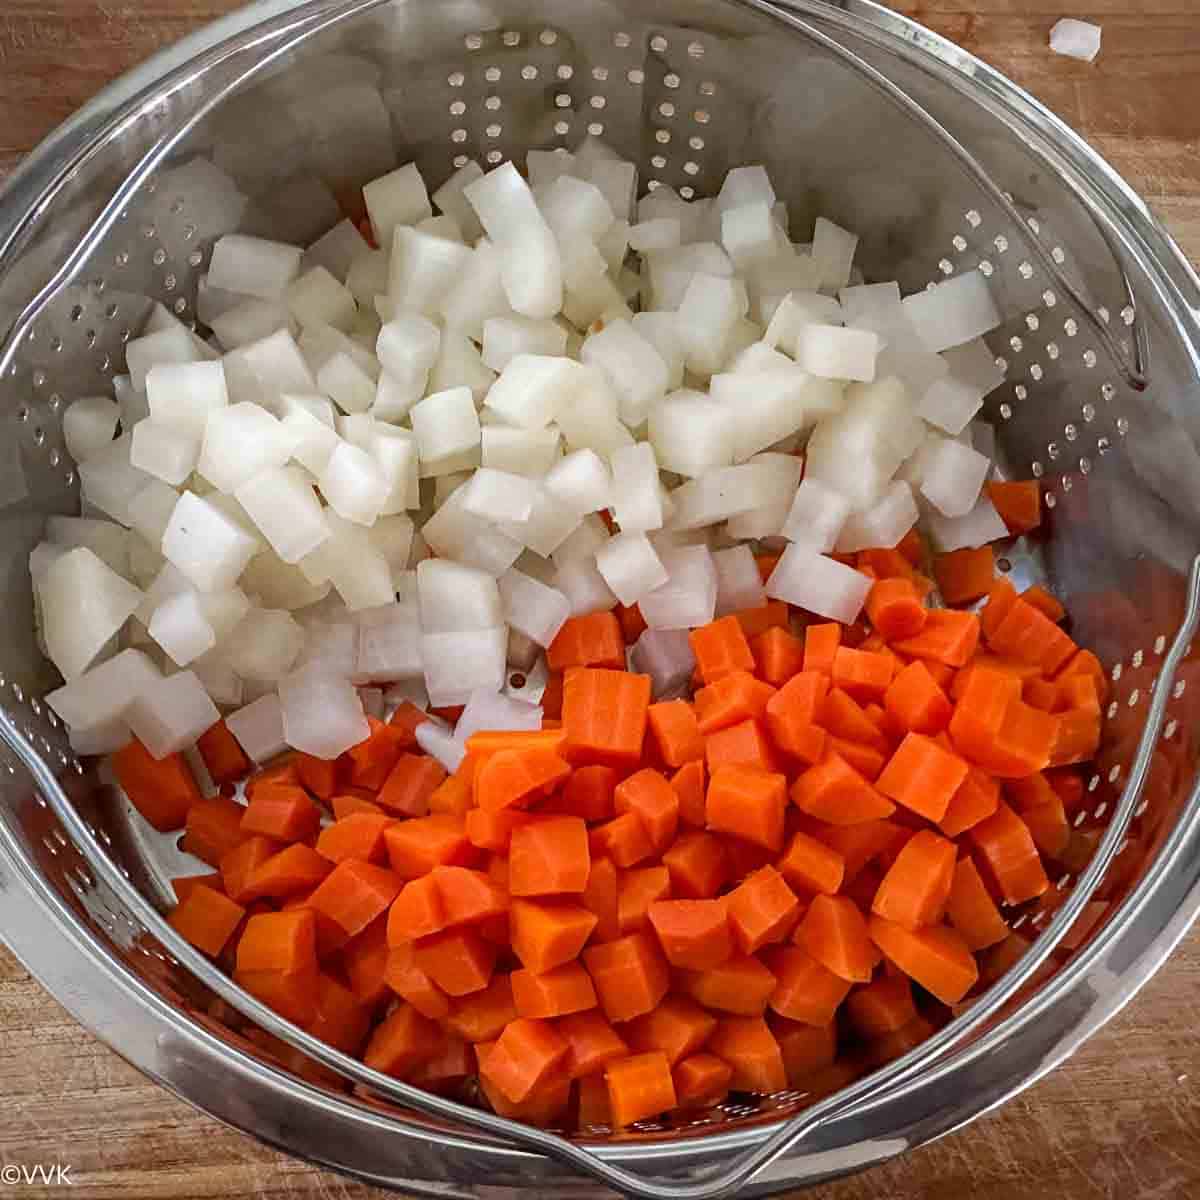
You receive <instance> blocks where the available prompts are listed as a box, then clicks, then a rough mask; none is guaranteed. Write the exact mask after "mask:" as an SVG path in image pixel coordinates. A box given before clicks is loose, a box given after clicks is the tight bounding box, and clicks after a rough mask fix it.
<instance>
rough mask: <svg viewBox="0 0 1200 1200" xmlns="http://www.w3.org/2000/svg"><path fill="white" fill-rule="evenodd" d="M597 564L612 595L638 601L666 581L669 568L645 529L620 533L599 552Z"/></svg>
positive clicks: (627, 601) (628, 600)
mask: <svg viewBox="0 0 1200 1200" xmlns="http://www.w3.org/2000/svg"><path fill="white" fill-rule="evenodd" d="M596 568H597V570H599V572H600V574H601V576H603V578H604V582H605V583H606V584H608V586H609V587H610V588H611V589H612V592H613V595H615V596H616V597H617V599H618V600H620V602H621V603H622V604H624V605H626V606H630V605H634V604H637V603H638V601H640V600H641V599H642V598H643V597H645V596H648V595H649V594H650V593H651V592H652V591H654V589H655V588H657V587H661V586H662V585H663V584H664V583H666V582H667V569H666V567H664V566H663V563H662V560H661V559H660V558H659V556H658V554H657V553H656V552H655V549H654V547H653V546H652V545H651V544H650V539H649V538H647V537H646V535H645V534H644V533H619V534H617V536H616V537H614V538H610V539H609V541H608V544H607V545H605V546H604V547H603V548H602V549H601V550H600V552H599V553H598V554H597V555H596Z"/></svg>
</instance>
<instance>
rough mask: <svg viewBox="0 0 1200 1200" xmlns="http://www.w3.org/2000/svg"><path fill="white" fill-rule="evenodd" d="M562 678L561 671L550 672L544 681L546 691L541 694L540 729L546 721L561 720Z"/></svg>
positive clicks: (544, 725) (544, 726)
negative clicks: (541, 715)
mask: <svg viewBox="0 0 1200 1200" xmlns="http://www.w3.org/2000/svg"><path fill="white" fill-rule="evenodd" d="M562 705H563V676H562V672H561V671H551V672H550V673H549V677H548V678H547V679H546V690H545V691H544V692H543V693H542V713H543V714H544V715H543V718H542V728H543V729H545V728H546V722H547V721H560V720H562Z"/></svg>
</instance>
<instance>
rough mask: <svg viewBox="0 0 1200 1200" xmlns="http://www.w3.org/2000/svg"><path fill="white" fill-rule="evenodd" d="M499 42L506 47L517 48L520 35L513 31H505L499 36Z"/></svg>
mask: <svg viewBox="0 0 1200 1200" xmlns="http://www.w3.org/2000/svg"><path fill="white" fill-rule="evenodd" d="M500 40H501V41H502V42H503V43H504V44H505V45H506V46H519V45H520V44H521V35H520V34H519V33H518V32H517V31H516V30H515V29H506V30H505V31H504V32H503V33H502V34H501V35H500Z"/></svg>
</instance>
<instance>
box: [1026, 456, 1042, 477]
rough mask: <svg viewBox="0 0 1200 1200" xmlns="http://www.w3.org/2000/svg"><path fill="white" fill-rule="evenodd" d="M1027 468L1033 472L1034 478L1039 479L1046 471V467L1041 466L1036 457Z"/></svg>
mask: <svg viewBox="0 0 1200 1200" xmlns="http://www.w3.org/2000/svg"><path fill="white" fill-rule="evenodd" d="M1029 469H1030V471H1032V472H1033V477H1034V479H1041V477H1042V476H1043V475H1044V474H1045V473H1046V468H1045V467H1043V466H1042V464H1041V463H1040V462H1038V461H1037V459H1034V460H1033V462H1031V463H1030V464H1029Z"/></svg>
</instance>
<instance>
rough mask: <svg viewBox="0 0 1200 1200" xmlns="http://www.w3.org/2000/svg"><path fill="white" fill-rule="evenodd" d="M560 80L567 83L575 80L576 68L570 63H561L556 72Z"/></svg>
mask: <svg viewBox="0 0 1200 1200" xmlns="http://www.w3.org/2000/svg"><path fill="white" fill-rule="evenodd" d="M554 73H555V75H557V76H558V77H559V79H561V80H563V82H564V83H565V82H566V81H567V80H568V79H574V78H575V68H574V67H573V66H571V64H570V63H560V64H559V66H558V69H557V70H556V71H555V72H554Z"/></svg>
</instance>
